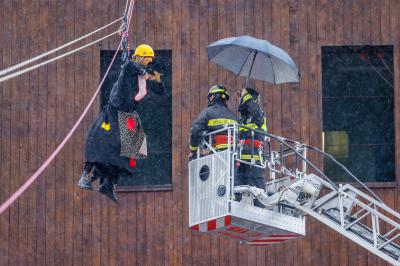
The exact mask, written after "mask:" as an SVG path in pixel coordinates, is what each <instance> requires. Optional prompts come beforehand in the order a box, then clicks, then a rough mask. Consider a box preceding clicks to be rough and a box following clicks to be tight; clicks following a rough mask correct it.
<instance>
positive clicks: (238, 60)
mask: <svg viewBox="0 0 400 266" xmlns="http://www.w3.org/2000/svg"><path fill="white" fill-rule="evenodd" d="M207 52H208V59H209V60H211V61H212V62H214V63H216V64H218V65H220V66H222V67H224V68H227V69H228V70H230V71H232V72H233V73H235V74H236V75H238V76H243V77H247V78H248V79H249V78H251V79H257V80H263V81H267V82H270V83H272V84H281V83H285V82H298V81H299V70H298V68H297V66H296V64H295V62H294V61H293V60H292V58H291V57H290V56H289V55H288V54H287V53H286V52H285V51H283V50H282V49H281V48H279V47H277V46H275V45H273V44H271V43H269V42H268V41H266V40H261V39H256V38H253V37H250V36H240V37H230V38H225V39H221V40H219V41H216V42H214V43H212V44H210V45H209V46H208V47H207Z"/></svg>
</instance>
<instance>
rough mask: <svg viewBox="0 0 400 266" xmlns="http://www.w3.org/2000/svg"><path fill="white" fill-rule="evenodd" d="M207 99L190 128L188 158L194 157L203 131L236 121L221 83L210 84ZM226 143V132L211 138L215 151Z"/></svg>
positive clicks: (216, 128)
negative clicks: (205, 104)
mask: <svg viewBox="0 0 400 266" xmlns="http://www.w3.org/2000/svg"><path fill="white" fill-rule="evenodd" d="M207 99H208V106H207V107H206V108H205V109H204V110H203V111H202V112H201V113H200V115H199V116H198V118H197V119H196V120H195V121H194V122H193V124H192V127H191V129H190V140H189V148H190V153H189V160H192V159H195V157H196V153H197V149H198V146H199V145H200V143H201V140H202V138H203V134H204V133H208V132H212V131H215V130H218V129H221V128H223V126H225V125H231V124H236V123H237V118H236V115H235V114H234V113H232V112H231V111H230V110H229V108H228V106H227V104H226V102H227V101H228V100H229V93H228V90H227V89H226V88H225V87H224V86H223V85H215V86H212V87H211V88H210V90H209V91H208V95H207ZM227 143H228V142H227V132H221V133H220V134H218V135H216V136H215V139H214V140H213V145H214V148H215V149H216V150H217V151H218V150H223V149H226V148H227V145H228V144H227Z"/></svg>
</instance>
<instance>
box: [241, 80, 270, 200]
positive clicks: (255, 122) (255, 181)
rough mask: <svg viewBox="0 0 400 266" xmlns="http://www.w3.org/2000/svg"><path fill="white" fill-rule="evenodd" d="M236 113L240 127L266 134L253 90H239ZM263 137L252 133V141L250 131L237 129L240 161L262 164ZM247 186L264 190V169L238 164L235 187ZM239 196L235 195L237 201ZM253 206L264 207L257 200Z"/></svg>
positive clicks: (264, 123) (258, 95) (263, 119)
mask: <svg viewBox="0 0 400 266" xmlns="http://www.w3.org/2000/svg"><path fill="white" fill-rule="evenodd" d="M240 97H241V98H240V102H239V107H238V111H239V113H240V119H239V123H240V125H243V126H246V127H249V128H251V129H256V130H260V131H264V132H267V122H266V118H265V115H264V112H263V111H262V110H261V108H260V106H259V104H258V103H259V100H260V94H259V93H258V92H257V91H256V90H255V89H253V88H245V89H242V90H241V93H240ZM264 139H265V136H264V135H263V134H260V133H257V132H254V141H252V131H251V130H249V129H247V128H240V127H239V140H240V144H241V148H240V152H239V154H240V159H241V160H243V161H246V162H249V163H251V162H252V163H253V164H256V165H261V163H262V162H263V157H262V154H263V142H264ZM240 185H249V186H255V187H258V188H261V189H264V190H265V179H264V169H263V168H259V167H256V166H253V165H249V164H245V163H240V165H239V167H238V169H237V174H236V178H235V186H240ZM241 196H242V195H241V194H237V195H235V197H236V199H237V200H238V201H240V200H241ZM254 206H257V207H264V205H262V204H261V203H260V202H259V200H257V199H255V200H254Z"/></svg>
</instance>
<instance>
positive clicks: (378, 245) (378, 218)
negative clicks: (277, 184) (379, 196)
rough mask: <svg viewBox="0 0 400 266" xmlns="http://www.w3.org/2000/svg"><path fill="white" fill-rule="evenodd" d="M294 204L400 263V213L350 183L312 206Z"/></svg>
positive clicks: (365, 246)
mask: <svg viewBox="0 0 400 266" xmlns="http://www.w3.org/2000/svg"><path fill="white" fill-rule="evenodd" d="M314 177H316V176H315V175H314ZM291 203H292V204H293V206H294V207H295V208H296V209H298V210H299V211H301V212H303V213H305V214H308V215H310V216H312V217H314V218H315V219H317V220H318V221H320V222H322V223H323V224H325V225H327V226H329V227H330V228H332V229H333V230H335V231H337V232H338V233H340V234H341V235H343V236H345V237H347V238H349V239H350V240H352V241H354V242H356V243H357V244H359V245H361V246H362V247H364V248H366V249H367V250H369V251H371V252H372V253H374V254H375V255H377V256H379V257H381V258H382V259H384V260H386V261H388V262H390V263H392V264H394V265H400V261H399V259H400V246H399V245H398V244H397V243H396V242H395V241H396V240H398V239H399V237H400V214H399V213H397V212H395V211H394V210H392V209H391V208H389V207H388V206H386V205H385V204H384V203H381V202H379V201H377V200H375V199H373V198H372V197H370V196H368V195H366V194H365V193H363V192H362V191H360V190H358V189H356V188H354V187H352V186H351V185H348V184H347V185H344V186H340V187H339V191H331V192H330V193H328V194H327V195H325V196H323V197H321V198H319V199H318V200H316V201H315V202H314V204H313V205H312V206H306V205H304V204H300V203H298V202H291Z"/></svg>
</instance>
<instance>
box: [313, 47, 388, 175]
mask: <svg viewBox="0 0 400 266" xmlns="http://www.w3.org/2000/svg"><path fill="white" fill-rule="evenodd" d="M321 52H322V109H323V132H324V138H323V139H324V149H325V151H326V152H328V153H330V154H332V155H333V156H334V157H335V158H336V159H337V160H338V161H339V162H341V163H342V164H344V165H345V166H346V167H347V168H348V169H349V170H350V172H352V173H353V174H354V175H355V176H356V177H358V178H359V179H360V180H362V181H363V182H388V181H394V180H395V154H394V152H395V150H394V102H393V96H394V78H393V73H394V72H393V46H329V47H322V48H321ZM324 171H325V173H326V174H327V176H328V177H330V178H331V179H333V180H334V181H338V182H342V181H353V180H352V179H350V177H349V175H347V174H346V173H345V172H344V171H343V170H341V169H340V168H339V167H337V166H336V165H335V164H334V163H333V162H332V161H331V160H329V159H327V158H325V160H324Z"/></svg>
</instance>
